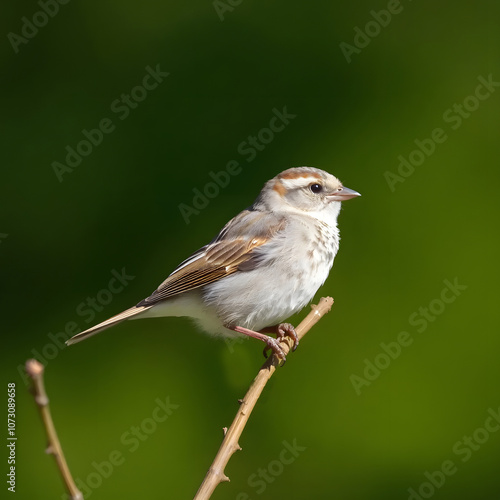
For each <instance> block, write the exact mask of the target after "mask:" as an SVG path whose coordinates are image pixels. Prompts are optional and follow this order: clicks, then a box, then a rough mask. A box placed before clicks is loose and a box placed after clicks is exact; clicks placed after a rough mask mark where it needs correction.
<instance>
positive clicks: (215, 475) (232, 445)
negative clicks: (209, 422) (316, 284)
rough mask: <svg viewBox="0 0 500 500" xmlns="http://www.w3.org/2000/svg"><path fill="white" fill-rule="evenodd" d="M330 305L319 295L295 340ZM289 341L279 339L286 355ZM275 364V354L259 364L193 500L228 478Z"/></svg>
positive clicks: (201, 498)
mask: <svg viewBox="0 0 500 500" xmlns="http://www.w3.org/2000/svg"><path fill="white" fill-rule="evenodd" d="M332 305H333V299H332V298H331V297H326V298H322V299H321V300H320V301H319V304H318V305H317V306H315V305H313V306H311V308H312V310H311V312H310V313H309V314H308V315H307V316H306V317H305V318H304V320H303V321H302V322H301V323H300V325H299V326H297V328H296V329H295V331H296V332H297V335H298V337H299V339H301V338H302V337H303V336H304V335H305V334H306V333H307V332H308V331H309V330H310V329H311V328H312V327H313V326H314V325H315V324H316V323H317V322H318V321H319V320H320V319H321V317H322V316H323V315H324V314H326V313H327V312H329V311H330V309H331V307H332ZM292 344H293V341H292V340H291V339H290V337H285V338H284V339H283V340H282V345H281V347H282V349H283V351H284V352H285V355H287V354H288V352H289V351H290V349H291V347H292ZM279 364H280V360H279V359H278V357H277V356H276V355H273V356H271V357H269V359H268V360H267V361H266V362H265V363H264V364H263V365H262V367H261V369H260V370H259V373H258V374H257V376H256V377H255V379H254V381H253V382H252V385H251V386H250V388H249V389H248V392H247V393H246V394H245V397H244V398H243V399H241V400H239V403H240V408H239V410H238V412H237V413H236V417H235V418H234V420H233V423H232V424H231V427H230V428H229V429H228V430H225V433H224V434H225V435H224V440H223V441H222V444H221V446H220V448H219V451H218V453H217V455H216V457H215V460H214V461H213V463H212V465H211V467H210V469H208V472H207V475H206V476H205V479H204V480H203V483H201V486H200V488H199V490H198V492H197V493H196V495H195V497H194V500H206V499H207V498H210V497H211V495H212V493H213V492H214V490H215V488H216V487H217V485H218V484H219V483H222V482H223V481H229V478H228V477H227V476H226V474H225V473H224V469H225V467H226V465H227V463H228V462H229V459H230V458H231V456H232V454H233V453H234V452H235V451H237V450H241V448H240V445H239V444H238V441H239V438H240V436H241V433H242V432H243V429H244V428H245V425H246V423H247V421H248V419H249V418H250V414H251V413H252V410H253V408H254V406H255V404H256V403H257V401H258V399H259V396H260V394H261V393H262V390H263V389H264V387H265V386H266V384H267V381H268V380H269V379H270V378H271V377H272V375H273V373H274V372H275V371H276V367H277V366H279Z"/></svg>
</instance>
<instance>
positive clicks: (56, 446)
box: [26, 359, 83, 500]
mask: <svg viewBox="0 0 500 500" xmlns="http://www.w3.org/2000/svg"><path fill="white" fill-rule="evenodd" d="M43 371H44V367H43V365H42V364H41V363H39V362H38V361H36V360H35V359H29V360H28V361H26V373H27V374H28V376H29V377H30V378H31V380H32V381H33V391H32V392H33V396H34V398H35V402H36V404H37V406H38V409H39V410H40V416H41V417H42V421H43V425H44V427H45V432H46V433H47V440H48V445H47V449H46V452H47V453H50V454H51V455H54V459H55V461H56V463H57V467H58V468H59V471H60V472H61V476H62V478H63V481H64V484H65V485H66V489H67V490H68V493H69V497H70V499H71V500H83V495H82V493H81V492H80V490H79V489H78V488H77V487H76V485H75V482H74V481H73V477H72V476H71V472H70V470H69V467H68V464H67V463H66V459H65V458H64V453H63V451H62V448H61V443H60V442H59V438H58V437H57V432H56V428H55V427H54V422H53V421H52V416H51V415H50V409H49V398H48V397H47V393H46V392H45V385H44V383H43Z"/></svg>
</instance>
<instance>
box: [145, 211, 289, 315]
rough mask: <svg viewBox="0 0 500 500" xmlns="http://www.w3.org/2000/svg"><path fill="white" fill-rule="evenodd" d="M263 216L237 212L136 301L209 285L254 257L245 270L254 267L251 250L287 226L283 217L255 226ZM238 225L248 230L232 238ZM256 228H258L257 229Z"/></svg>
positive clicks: (152, 300)
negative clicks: (214, 237) (270, 222)
mask: <svg viewBox="0 0 500 500" xmlns="http://www.w3.org/2000/svg"><path fill="white" fill-rule="evenodd" d="M245 215H247V217H248V218H251V219H253V220H252V222H253V224H252V223H248V221H246V220H244V217H245ZM263 216H264V214H255V215H253V214H252V213H251V212H248V211H244V212H242V213H241V214H239V215H238V216H236V217H235V218H234V219H232V220H231V221H230V222H229V223H228V224H227V225H226V226H225V227H224V228H223V230H222V231H221V233H220V234H219V236H218V237H217V238H216V239H214V240H213V242H212V243H210V244H209V245H206V246H205V247H203V248H201V249H200V250H198V252H196V253H194V254H193V255H192V256H191V257H190V258H188V259H187V260H185V261H184V262H183V263H182V264H181V265H180V266H179V267H178V268H177V269H176V270H175V271H174V272H173V273H172V274H171V275H170V276H169V277H168V278H167V279H166V280H165V281H164V282H163V283H162V284H161V285H160V286H159V287H158V289H157V290H156V291H155V292H153V293H152V294H151V295H150V296H149V297H147V298H146V299H144V300H143V301H141V302H139V304H137V305H138V306H148V305H149V306H150V305H153V304H156V303H158V302H161V301H162V300H165V299H168V298H169V297H172V296H174V295H178V294H180V293H183V292H187V291H189V290H193V289H195V288H199V287H201V286H204V285H208V284H209V283H213V282H215V281H218V280H220V279H222V278H224V277H226V276H230V275H231V274H233V273H235V272H236V271H239V270H240V268H239V266H241V265H243V264H244V263H245V262H247V261H249V262H250V261H252V260H253V261H254V263H253V266H252V267H248V266H247V267H248V268H245V269H244V270H245V271H247V270H250V269H251V268H254V267H255V266H256V264H255V262H256V261H255V259H253V257H254V255H255V254H253V253H252V251H253V250H254V249H256V248H258V247H260V246H262V245H264V244H266V243H267V242H268V241H269V239H270V238H271V237H272V236H273V235H274V234H276V233H277V232H278V231H280V230H282V229H283V228H284V226H285V222H284V220H283V219H277V220H276V219H275V220H273V221H272V222H273V224H272V225H269V224H267V225H263V224H260V225H259V226H256V224H258V223H260V222H262V218H263ZM242 219H243V220H242ZM241 223H244V224H241ZM235 225H236V226H240V228H239V229H242V226H243V228H244V229H245V230H244V231H242V232H243V235H242V237H239V238H236V239H233V238H232V237H231V233H233V231H232V229H236V228H234V226H235ZM256 228H258V229H259V230H258V231H256ZM235 232H238V231H235ZM239 234H241V232H240V233H239ZM250 235H252V236H253V237H250Z"/></svg>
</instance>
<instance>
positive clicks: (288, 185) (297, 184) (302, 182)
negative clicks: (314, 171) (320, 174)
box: [281, 177, 321, 190]
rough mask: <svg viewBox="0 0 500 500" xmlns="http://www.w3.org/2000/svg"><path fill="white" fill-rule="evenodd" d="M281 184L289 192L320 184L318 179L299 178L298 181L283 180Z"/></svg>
mask: <svg viewBox="0 0 500 500" xmlns="http://www.w3.org/2000/svg"><path fill="white" fill-rule="evenodd" d="M281 183H282V184H283V186H284V187H285V189H287V190H291V189H296V188H301V187H305V186H309V184H316V183H317V184H320V183H321V181H320V180H319V179H318V178H317V177H297V178H296V179H281Z"/></svg>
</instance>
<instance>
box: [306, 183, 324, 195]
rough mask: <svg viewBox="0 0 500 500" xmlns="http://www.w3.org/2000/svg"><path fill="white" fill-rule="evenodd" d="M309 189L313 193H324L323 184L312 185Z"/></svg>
mask: <svg viewBox="0 0 500 500" xmlns="http://www.w3.org/2000/svg"><path fill="white" fill-rule="evenodd" d="M309 189H310V190H311V191H312V192H313V193H316V194H318V193H321V191H323V186H322V185H321V184H311V185H310V186H309Z"/></svg>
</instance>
